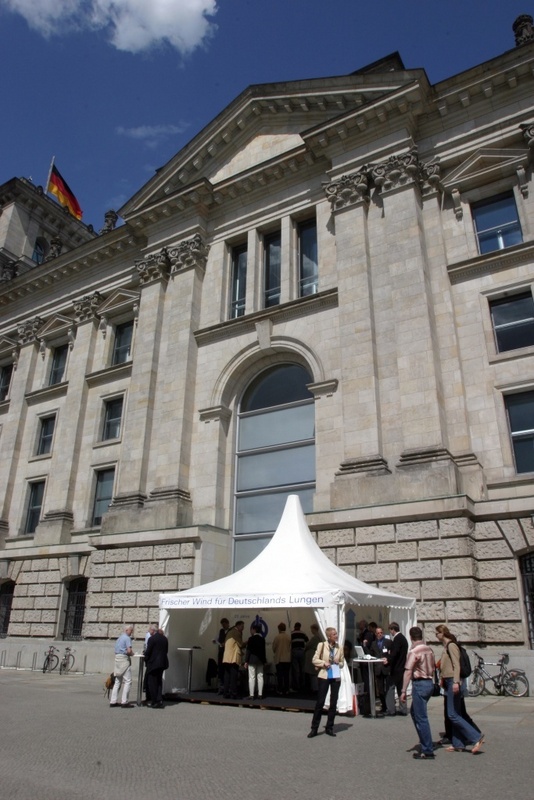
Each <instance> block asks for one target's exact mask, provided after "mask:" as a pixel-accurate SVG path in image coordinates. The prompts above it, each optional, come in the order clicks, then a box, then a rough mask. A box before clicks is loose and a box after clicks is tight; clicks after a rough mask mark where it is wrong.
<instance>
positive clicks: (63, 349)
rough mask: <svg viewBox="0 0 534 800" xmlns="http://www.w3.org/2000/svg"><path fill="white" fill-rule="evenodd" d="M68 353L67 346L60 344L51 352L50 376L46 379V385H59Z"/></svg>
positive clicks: (63, 374)
mask: <svg viewBox="0 0 534 800" xmlns="http://www.w3.org/2000/svg"><path fill="white" fill-rule="evenodd" d="M68 353H69V346H68V344H62V345H60V346H59V347H54V350H53V352H52V364H51V366H50V376H49V378H48V385H49V386H53V385H54V384H55V383H61V382H62V380H63V378H64V376H65V367H66V366H67V355H68Z"/></svg>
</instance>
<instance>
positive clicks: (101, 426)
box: [95, 390, 126, 447]
mask: <svg viewBox="0 0 534 800" xmlns="http://www.w3.org/2000/svg"><path fill="white" fill-rule="evenodd" d="M100 399H101V406H100V414H99V415H98V428H97V432H96V442H95V447H98V446H100V447H102V446H105V445H110V444H118V443H120V442H121V440H122V433H123V429H124V412H125V410H126V390H122V391H117V392H113V393H112V394H108V395H105V396H102V397H101V398H100ZM119 399H120V400H122V409H121V417H120V433H119V436H116V437H113V438H107V439H105V438H104V434H105V428H106V422H107V411H108V406H109V404H110V403H113V402H115V401H116V400H119Z"/></svg>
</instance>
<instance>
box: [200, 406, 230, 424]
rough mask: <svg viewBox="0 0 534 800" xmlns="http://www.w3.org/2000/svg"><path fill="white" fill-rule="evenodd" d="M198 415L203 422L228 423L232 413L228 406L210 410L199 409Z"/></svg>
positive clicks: (213, 407)
mask: <svg viewBox="0 0 534 800" xmlns="http://www.w3.org/2000/svg"><path fill="white" fill-rule="evenodd" d="M198 415H199V417H200V421H201V422H227V421H228V420H229V419H230V418H231V416H232V412H231V411H230V409H229V408H228V407H227V406H223V405H219V406H211V407H210V408H199V410H198Z"/></svg>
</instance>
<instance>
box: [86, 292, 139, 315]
mask: <svg viewBox="0 0 534 800" xmlns="http://www.w3.org/2000/svg"><path fill="white" fill-rule="evenodd" d="M137 303H139V292H131V291H129V290H128V289H117V290H116V291H115V292H112V293H111V294H110V296H109V297H107V298H106V299H105V300H104V302H103V303H102V304H101V305H99V306H98V308H97V309H96V313H97V314H98V315H99V316H100V317H109V316H118V315H119V314H122V313H123V312H124V311H128V310H131V309H132V308H133V307H134V306H135V305H137Z"/></svg>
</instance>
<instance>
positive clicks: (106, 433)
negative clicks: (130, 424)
mask: <svg viewBox="0 0 534 800" xmlns="http://www.w3.org/2000/svg"><path fill="white" fill-rule="evenodd" d="M123 402H124V398H122V397H114V398H113V400H106V401H105V403H104V406H105V408H104V428H103V431H102V439H103V440H106V439H118V438H119V436H120V435H121V420H122V407H123Z"/></svg>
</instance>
